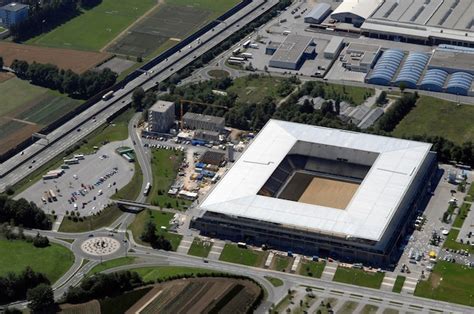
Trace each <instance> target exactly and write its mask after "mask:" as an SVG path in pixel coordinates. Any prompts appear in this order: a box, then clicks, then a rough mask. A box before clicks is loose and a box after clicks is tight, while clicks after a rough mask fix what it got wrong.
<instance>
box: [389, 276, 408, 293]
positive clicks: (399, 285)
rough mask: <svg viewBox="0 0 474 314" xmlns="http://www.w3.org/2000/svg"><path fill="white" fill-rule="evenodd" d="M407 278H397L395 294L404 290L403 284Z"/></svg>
mask: <svg viewBox="0 0 474 314" xmlns="http://www.w3.org/2000/svg"><path fill="white" fill-rule="evenodd" d="M405 279H406V277H405V276H397V279H396V280H395V283H394V284H393V289H392V291H393V292H397V293H400V292H401V291H402V288H403V284H404V283H405Z"/></svg>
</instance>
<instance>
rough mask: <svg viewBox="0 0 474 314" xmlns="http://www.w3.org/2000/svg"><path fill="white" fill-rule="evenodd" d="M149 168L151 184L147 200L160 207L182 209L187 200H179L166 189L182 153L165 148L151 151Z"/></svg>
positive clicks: (173, 176) (181, 158) (181, 157)
mask: <svg viewBox="0 0 474 314" xmlns="http://www.w3.org/2000/svg"><path fill="white" fill-rule="evenodd" d="M152 154H153V155H152V160H151V168H152V173H153V185H152V187H151V190H150V194H149V195H148V198H147V200H148V202H150V203H151V204H152V205H156V206H160V207H166V208H168V207H171V208H176V209H180V210H182V209H184V208H185V206H187V205H189V204H190V202H189V201H184V200H179V199H177V198H175V197H171V196H169V195H168V190H169V188H170V186H171V184H172V183H173V181H174V180H175V178H176V175H177V174H178V167H179V165H180V163H181V161H182V160H183V153H182V152H179V151H172V150H166V149H155V150H153V151H152Z"/></svg>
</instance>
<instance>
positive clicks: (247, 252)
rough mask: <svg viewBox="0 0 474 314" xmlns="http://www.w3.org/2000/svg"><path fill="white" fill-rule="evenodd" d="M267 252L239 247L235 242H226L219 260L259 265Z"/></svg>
mask: <svg viewBox="0 0 474 314" xmlns="http://www.w3.org/2000/svg"><path fill="white" fill-rule="evenodd" d="M266 256H267V254H266V253H265V252H263V251H254V250H251V249H248V248H247V249H245V248H240V247H238V246H237V245H236V244H226V245H225V246H224V249H223V250H222V253H221V256H220V257H219V260H221V261H224V262H231V263H237V264H242V265H247V266H257V267H258V266H261V265H262V264H263V263H264V261H265V258H266Z"/></svg>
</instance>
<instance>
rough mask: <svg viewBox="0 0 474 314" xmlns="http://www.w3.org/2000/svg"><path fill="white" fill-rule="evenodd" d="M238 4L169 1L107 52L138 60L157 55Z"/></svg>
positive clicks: (118, 40) (235, 1) (114, 43)
mask: <svg viewBox="0 0 474 314" xmlns="http://www.w3.org/2000/svg"><path fill="white" fill-rule="evenodd" d="M237 3H238V0H229V1H210V0H194V1H185V0H167V1H165V3H164V4H160V5H159V6H158V7H156V8H155V9H154V10H153V11H152V12H150V14H148V15H147V16H145V17H144V18H143V19H141V20H140V21H138V22H137V23H136V24H135V25H133V26H132V27H131V28H130V29H129V30H128V31H127V32H126V33H124V34H123V35H122V36H120V37H119V38H118V39H117V40H115V41H114V42H113V43H111V44H110V45H109V46H108V48H107V51H109V52H111V53H114V54H117V55H125V56H136V57H138V56H141V57H147V56H149V55H151V54H153V55H157V54H159V53H160V52H162V51H164V50H166V49H168V48H170V47H172V46H174V45H175V44H177V43H178V42H179V41H180V40H182V39H184V38H186V37H187V36H189V35H191V34H192V33H194V32H195V31H197V30H198V29H199V28H201V27H202V26H204V25H205V24H207V23H208V22H210V21H211V20H212V19H214V18H216V17H218V16H219V15H221V14H222V13H224V12H225V11H227V10H229V9H230V8H231V7H232V6H234V5H235V4H237Z"/></svg>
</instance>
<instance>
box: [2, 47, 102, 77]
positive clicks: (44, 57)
mask: <svg viewBox="0 0 474 314" xmlns="http://www.w3.org/2000/svg"><path fill="white" fill-rule="evenodd" d="M0 56H2V57H3V61H4V62H5V65H10V64H11V63H12V62H13V60H15V59H18V60H24V61H27V62H28V63H32V62H38V63H51V64H54V65H56V66H57V67H58V68H60V69H65V70H67V69H70V70H72V71H74V72H76V73H83V72H85V71H87V70H89V69H91V68H93V67H95V66H96V65H98V64H100V63H102V62H104V61H105V60H107V59H109V58H110V57H111V55H110V54H108V53H105V52H92V51H77V50H72V49H58V48H49V47H38V46H32V45H21V44H15V43H11V42H0Z"/></svg>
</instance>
